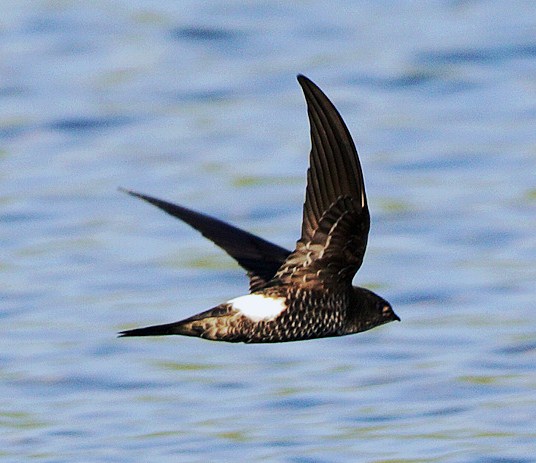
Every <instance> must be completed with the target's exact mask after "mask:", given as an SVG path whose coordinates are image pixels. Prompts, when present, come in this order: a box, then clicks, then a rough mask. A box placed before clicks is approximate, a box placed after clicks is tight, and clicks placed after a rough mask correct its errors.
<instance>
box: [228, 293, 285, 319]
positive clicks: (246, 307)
mask: <svg viewBox="0 0 536 463" xmlns="http://www.w3.org/2000/svg"><path fill="white" fill-rule="evenodd" d="M227 303H228V304H231V305H232V306H233V308H234V309H236V310H238V311H240V312H242V314H244V315H245V316H246V317H249V318H251V319H252V320H254V321H259V320H266V319H270V318H275V317H277V316H278V315H279V314H280V313H281V312H283V310H285V309H286V308H287V305H286V304H285V298H284V297H269V296H263V295H262V294H248V295H246V296H240V297H235V298H234V299H231V300H230V301H228V302H227Z"/></svg>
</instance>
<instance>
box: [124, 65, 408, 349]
mask: <svg viewBox="0 0 536 463" xmlns="http://www.w3.org/2000/svg"><path fill="white" fill-rule="evenodd" d="M298 82H299V83H300V85H301V87H302V89H303V92H304V95H305V100H306V101H307V110H308V115H309V122H310V126H311V142H312V148H311V154H310V163H309V164H310V167H309V169H308V170H307V189H306V193H305V204H304V207H303V223H302V233H301V238H300V239H299V240H298V242H297V243H296V249H295V250H294V251H293V252H290V251H288V250H286V249H284V248H281V247H280V246H277V245H275V244H272V243H270V242H268V241H266V240H264V239H262V238H259V237H258V236H255V235H253V234H251V233H248V232H246V231H244V230H240V229H239V228H236V227H233V226H232V225H229V224H227V223H225V222H222V221H221V220H218V219H215V218H213V217H210V216H208V215H205V214H201V213H200V212H195V211H193V210H191V209H187V208H185V207H182V206H178V205H175V204H172V203H169V202H166V201H162V200H160V199H156V198H153V197H151V196H147V195H143V194H140V193H135V192H133V191H127V193H129V194H131V195H132V196H136V197H138V198H141V199H143V200H145V201H147V202H149V203H151V204H153V205H155V206H157V207H159V208H160V209H162V210H164V211H165V212H167V213H168V214H171V215H173V216H174V217H177V218H179V219H181V220H183V221H184V222H186V223H187V224H189V225H190V226H192V227H193V228H195V229H196V230H198V231H200V232H201V233H202V234H203V236H205V237H206V238H208V239H209V240H211V241H213V242H214V243H215V244H217V245H218V246H220V247H221V248H222V249H223V250H225V251H226V252H227V253H228V254H229V255H230V256H231V257H232V258H234V259H235V260H236V261H237V262H238V263H239V264H240V265H241V266H242V267H243V268H244V269H245V270H246V271H247V274H248V276H249V279H250V294H249V295H245V296H241V297H238V298H235V299H232V300H230V301H227V302H225V303H223V304H220V305H218V306H216V307H214V308H212V309H210V310H207V311H205V312H202V313H199V314H197V315H194V316H192V317H189V318H187V319H184V320H181V321H179V322H175V323H169V324H166V325H157V326H150V327H147V328H138V329H134V330H127V331H122V332H121V333H120V336H161V335H170V334H179V335H184V336H198V337H201V338H206V339H212V340H218V341H229V342H248V343H251V342H284V341H299V340H303V339H312V338H321V337H327V336H343V335H346V334H352V333H358V332H360V331H365V330H368V329H371V328H374V327H375V326H378V325H382V324H384V323H387V322H390V321H393V320H400V319H399V318H398V316H397V315H396V314H395V313H394V312H393V309H392V308H391V306H390V304H389V303H388V302H387V301H386V300H384V299H382V298H381V297H380V296H378V295H377V294H375V293H373V292H372V291H369V290H368V289H365V288H359V287H355V286H352V279H353V277H354V275H355V273H356V272H357V270H358V269H359V267H360V266H361V263H362V262H363V256H364V254H365V249H366V246H367V238H368V232H369V228H370V216H369V211H368V206H367V198H366V195H365V184H364V180H363V173H362V171H361V165H360V163H359V159H358V156H357V151H356V148H355V145H354V143H353V141H352V137H351V135H350V132H349V131H348V129H347V127H346V125H345V124H344V121H343V120H342V118H341V116H340V115H339V113H338V112H337V110H336V109H335V107H334V106H333V104H332V103H331V102H330V101H329V99H328V98H327V97H326V95H324V93H323V92H322V91H321V90H320V89H319V88H318V87H317V86H316V85H315V84H314V83H313V82H311V81H310V80H309V79H308V78H306V77H305V76H302V75H300V76H298Z"/></svg>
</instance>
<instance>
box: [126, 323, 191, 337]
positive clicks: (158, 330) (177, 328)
mask: <svg viewBox="0 0 536 463" xmlns="http://www.w3.org/2000/svg"><path fill="white" fill-rule="evenodd" d="M185 331H187V330H185V329H184V325H183V323H182V322H175V323H167V324H165V325H153V326H147V327H145V328H136V329H133V330H125V331H120V332H119V333H118V336H119V337H120V338H126V337H131V336H169V335H172V334H182V335H188V332H185Z"/></svg>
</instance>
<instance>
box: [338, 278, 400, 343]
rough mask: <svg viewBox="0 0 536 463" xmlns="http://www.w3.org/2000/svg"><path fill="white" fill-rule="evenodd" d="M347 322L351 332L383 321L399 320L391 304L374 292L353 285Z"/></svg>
mask: <svg viewBox="0 0 536 463" xmlns="http://www.w3.org/2000/svg"><path fill="white" fill-rule="evenodd" d="M353 289H354V292H353V301H352V307H351V309H350V311H349V313H348V318H349V320H348V322H349V325H350V329H351V330H352V331H351V332H352V333H358V332H360V331H366V330H370V329H371V328H374V327H376V326H379V325H383V324H384V323H389V322H392V321H395V320H396V321H400V318H399V317H398V315H397V314H396V313H395V312H394V311H393V308H392V307H391V304H389V302H387V301H386V300H385V299H383V298H382V297H380V296H378V295H377V294H376V293H374V292H372V291H370V290H368V289H365V288H359V287H356V286H354V288H353Z"/></svg>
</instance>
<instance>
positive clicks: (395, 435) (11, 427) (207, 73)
mask: <svg viewBox="0 0 536 463" xmlns="http://www.w3.org/2000/svg"><path fill="white" fill-rule="evenodd" d="M297 73H303V74H305V75H307V76H308V77H310V78H311V79H312V80H313V81H315V82H316V83H317V84H318V85H319V86H320V87H321V88H322V89H323V90H324V91H325V92H326V93H327V95H328V96H329V97H330V98H331V99H332V101H333V102H334V103H335V105H336V106H337V107H338V109H339V110H340V112H341V113H342V115H343V117H344V118H345V120H346V122H347V124H348V126H349V128H350V131H351V132H352V134H353V136H354V138H355V141H356V144H357V147H358V151H359V153H360V156H361V161H362V164H363V168H364V172H365V180H366V185H367V193H368V197H369V203H370V209H371V214H372V229H371V235H370V238H369V248H368V252H367V255H366V258H365V263H364V265H363V267H362V269H361V271H360V272H359V273H358V275H357V277H356V280H355V283H356V284H359V285H362V286H366V287H369V288H371V289H373V290H375V291H377V292H378V293H379V294H381V295H382V296H384V297H385V298H386V299H388V300H389V301H391V302H392V304H393V306H394V308H395V310H396V312H397V313H398V315H399V316H400V317H401V318H402V322H401V323H391V324H388V325H385V326H382V327H380V328H378V329H375V330H372V331H369V332H366V333H361V334H359V335H356V336H350V337H345V338H334V339H324V340H316V341H308V342H301V343H290V344H281V345H255V346H247V345H241V344H240V345H232V344H225V343H214V342H208V341H202V340H199V339H190V338H181V337H167V338H148V339H117V338H116V332H117V331H119V330H122V329H128V328H132V327H136V326H143V325H145V324H155V323H164V322H171V321H175V320H178V319H181V318H184V317H186V316H189V315H191V314H193V313H197V312H199V311H201V310H205V309H207V308H210V307H212V306H214V305H216V304H218V303H220V302H222V301H224V300H227V299H229V298H231V297H235V296H238V295H241V294H244V293H245V291H246V290H247V279H246V278H245V276H244V274H243V272H242V270H241V269H239V268H238V267H237V265H236V264H235V263H234V262H233V261H232V260H231V259H230V258H229V257H228V256H226V255H225V254H224V253H223V252H222V251H220V250H219V249H217V248H216V247H215V246H213V245H212V244H211V243H210V242H208V241H206V240H205V239H203V238H202V237H201V236H200V235H198V234H197V233H196V232H195V231H193V230H191V229H190V228H188V227H187V226H186V225H184V224H181V223H180V222H178V221H176V220H174V219H172V218H170V217H169V216H167V215H165V214H164V213H162V212H161V211H158V210H157V209H155V208H152V207H150V206H148V205H146V204H144V203H142V202H141V201H137V200H135V199H134V198H131V197H128V196H127V195H125V194H124V193H121V192H119V191H118V187H120V186H121V187H126V188H131V189H135V190H137V191H141V192H145V193H148V194H152V195H155V196H157V197H161V198H164V199H168V200H171V201H174V202H178V203H180V204H183V205H187V206H189V207H192V208H194V209H197V210H201V211H204V212H206V213H209V214H213V215H216V216H217V217H219V218H221V219H223V220H226V221H229V222H231V223H233V224H235V225H237V226H239V227H242V228H245V229H247V230H249V231H251V232H253V233H256V234H259V235H261V236H263V237H264V238H266V239H268V240H270V241H273V242H275V243H277V244H280V245H282V246H285V247H288V248H293V246H294V243H295V241H296V239H297V238H298V237H299V233H300V225H301V213H302V211H301V208H302V203H303V197H304V188H305V172H306V169H307V156H308V151H309V146H310V143H309V128H308V122H307V114H306V108H305V102H304V100H303V96H302V93H301V90H300V88H299V86H298V84H297V82H296V80H295V76H296V74H297ZM535 129H536V3H534V2H532V1H529V0H527V1H521V0H519V1H517V0H513V1H509V2H504V1H499V0H495V1H491V0H490V1H469V0H467V1H455V0H450V1H447V0H443V1H434V2H425V1H398V2H394V1H378V2H373V1H340V2H321V1H314V0H311V1H307V0H304V1H299V2H278V1H270V0H266V1H259V2H248V1H239V0H236V1H233V0H230V1H229V0H226V1H209V2H197V1H181V2H175V1H171V0H170V1H163V0H162V1H128V2H127V1H107V0H99V1H95V2H80V1H74V0H73V1H69V0H55V1H54V0H47V1H45V0H32V1H24V0H17V1H10V0H4V1H2V3H1V6H0V317H1V324H2V330H1V332H2V335H1V336H0V449H1V450H0V461H13V462H15V461H38V462H57V463H60V462H69V463H76V462H132V461H158V462H177V461H180V462H205V461H218V462H235V461H237V460H239V459H240V460H243V461H251V462H261V461H262V462H265V461H266V462H281V463H283V462H284V463H313V462H314V463H324V462H325V463H328V462H329V463H333V462H349V461H359V462H369V463H372V462H374V463H380V462H383V463H386V462H407V463H409V462H432V461H433V462H448V463H453V462H456V463H458V462H460V463H461V462H463V463H466V462H467V463H484V462H485V463H488V462H492V463H499V462H500V463H507V462H508V463H529V462H534V461H536V459H535V457H534V455H536V423H535V421H536V366H535V365H536V317H535V307H534V304H535V299H536V288H535V284H534V282H535V280H536V238H535V229H536V182H535V172H536V130H535Z"/></svg>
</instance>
